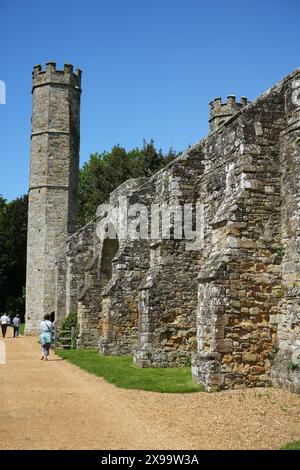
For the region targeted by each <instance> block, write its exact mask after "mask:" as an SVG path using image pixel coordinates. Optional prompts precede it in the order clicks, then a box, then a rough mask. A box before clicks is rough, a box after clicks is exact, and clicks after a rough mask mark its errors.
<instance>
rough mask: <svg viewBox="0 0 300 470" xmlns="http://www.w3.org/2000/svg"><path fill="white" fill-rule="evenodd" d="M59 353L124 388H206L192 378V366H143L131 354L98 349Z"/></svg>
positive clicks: (166, 390)
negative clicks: (111, 352)
mask: <svg viewBox="0 0 300 470" xmlns="http://www.w3.org/2000/svg"><path fill="white" fill-rule="evenodd" d="M56 354H57V355H58V356H60V357H62V358H63V359H67V360H68V361H69V362H71V363H72V364H75V365H76V366H79V367H81V369H84V370H85V371H86V372H89V373H91V374H94V375H97V376H98V377H103V378H104V379H105V380H106V381H107V382H109V383H111V384H114V385H116V386H117V387H120V388H127V389H138V390H147V391H152V392H160V393H192V392H201V391H203V387H202V386H200V385H197V384H194V383H193V382H192V376H191V369H190V367H182V368H169V369H141V368H139V367H136V366H135V365H134V364H133V363H132V357H130V356H101V355H100V354H99V353H98V352H97V351H94V350H90V349H84V350H77V349H72V350H68V351H66V350H61V349H59V350H56Z"/></svg>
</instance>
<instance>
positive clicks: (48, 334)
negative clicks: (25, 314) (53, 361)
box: [40, 314, 53, 361]
mask: <svg viewBox="0 0 300 470" xmlns="http://www.w3.org/2000/svg"><path fill="white" fill-rule="evenodd" d="M52 332H53V325H52V323H51V321H50V315H48V314H47V315H45V316H44V320H43V321H42V323H41V334H40V343H41V348H42V357H41V361H42V360H45V361H48V356H49V351H50V346H51V342H52Z"/></svg>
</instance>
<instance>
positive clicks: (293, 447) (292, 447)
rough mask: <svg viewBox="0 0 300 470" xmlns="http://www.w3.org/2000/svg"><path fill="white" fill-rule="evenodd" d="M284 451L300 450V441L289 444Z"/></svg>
mask: <svg viewBox="0 0 300 470" xmlns="http://www.w3.org/2000/svg"><path fill="white" fill-rule="evenodd" d="M282 450H300V441H295V442H289V443H288V444H286V445H285V446H283V447H282Z"/></svg>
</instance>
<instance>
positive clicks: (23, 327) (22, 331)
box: [20, 323, 25, 335]
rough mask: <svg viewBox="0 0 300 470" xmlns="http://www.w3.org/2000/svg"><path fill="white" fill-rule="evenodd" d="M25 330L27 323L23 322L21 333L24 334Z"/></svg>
mask: <svg viewBox="0 0 300 470" xmlns="http://www.w3.org/2000/svg"><path fill="white" fill-rule="evenodd" d="M24 332H25V323H21V325H20V335H24Z"/></svg>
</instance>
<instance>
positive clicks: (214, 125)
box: [209, 95, 250, 131]
mask: <svg viewBox="0 0 300 470" xmlns="http://www.w3.org/2000/svg"><path fill="white" fill-rule="evenodd" d="M249 103H250V101H248V99H247V98H246V97H245V96H242V97H241V101H240V103H239V102H237V101H236V97H235V96H234V95H228V96H227V102H226V103H222V99H221V98H220V97H218V98H215V99H214V100H213V101H211V102H210V103H209V106H210V119H209V125H210V130H211V131H213V130H215V129H218V128H219V127H220V126H221V125H222V124H224V123H225V122H226V121H228V119H229V118H231V117H232V116H234V115H235V114H236V113H237V112H239V111H240V110H241V109H242V108H244V107H245V106H247V104H249Z"/></svg>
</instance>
